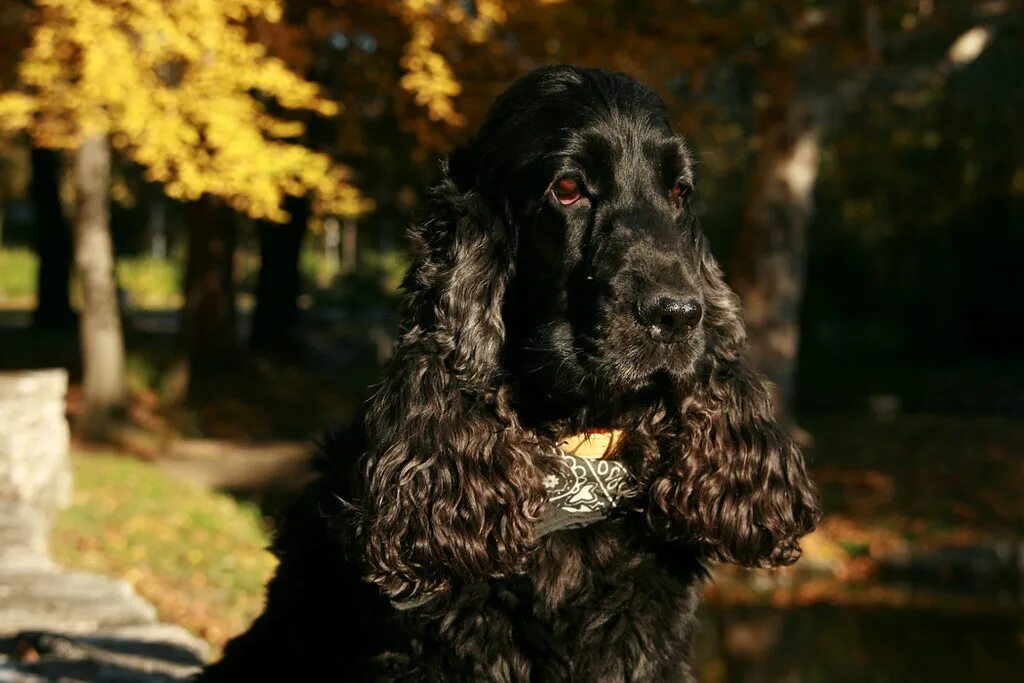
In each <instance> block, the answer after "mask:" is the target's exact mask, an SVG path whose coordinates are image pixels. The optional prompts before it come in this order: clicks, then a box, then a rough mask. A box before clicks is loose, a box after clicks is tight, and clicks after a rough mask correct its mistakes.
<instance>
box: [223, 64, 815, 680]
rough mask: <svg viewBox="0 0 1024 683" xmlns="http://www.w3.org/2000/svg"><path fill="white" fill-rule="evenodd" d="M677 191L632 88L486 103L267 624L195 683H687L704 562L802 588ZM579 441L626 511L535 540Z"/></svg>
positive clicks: (760, 413)
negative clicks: (608, 435)
mask: <svg viewBox="0 0 1024 683" xmlns="http://www.w3.org/2000/svg"><path fill="white" fill-rule="evenodd" d="M565 177H569V178H572V179H574V180H575V181H576V182H577V183H578V185H579V187H580V189H581V192H580V197H579V199H578V200H576V201H574V202H572V203H569V204H566V203H565V202H561V201H559V198H558V196H557V195H556V194H555V192H554V191H553V190H552V188H553V186H554V185H555V184H556V183H557V181H558V180H559V179H561V178H565ZM692 184H693V171H692V160H691V156H690V153H689V152H688V151H687V150H686V148H685V146H684V144H683V141H682V139H681V138H680V137H678V136H677V135H675V134H674V133H673V132H672V130H671V128H670V126H669V124H668V121H667V116H666V111H665V107H664V105H663V103H662V102H661V100H660V99H659V98H658V97H657V96H656V95H655V94H654V93H652V92H651V91H650V90H648V89H647V88H645V87H644V86H642V85H640V84H639V83H637V82H636V81H634V80H632V79H631V78H629V77H627V76H624V75H621V74H613V73H608V72H604V71H596V70H587V69H578V68H572V67H550V68H545V69H541V70H539V71H535V72H533V73H531V74H529V75H527V76H526V77H524V78H523V79H521V80H519V81H518V82H517V83H515V84H514V85H513V86H512V87H511V88H509V90H507V91H506V92H505V93H504V94H503V95H502V96H501V97H500V98H499V99H498V100H497V101H496V102H495V104H494V106H493V108H492V109H491V112H490V114H489V116H488V118H487V120H486V122H485V123H484V124H483V126H482V128H481V129H480V131H479V133H478V135H477V136H476V137H475V138H473V139H472V140H471V141H470V142H469V143H468V144H467V145H465V146H464V147H462V148H460V149H459V150H458V151H456V152H455V153H454V154H453V155H452V157H451V158H450V160H449V162H448V164H447V165H446V167H445V173H444V179H443V180H442V182H441V183H440V185H439V186H438V187H436V188H435V189H434V191H433V193H432V195H431V200H430V204H429V207H428V212H427V216H426V219H425V220H423V221H422V222H421V223H420V224H419V225H418V226H417V227H416V228H415V229H414V230H413V237H414V238H415V240H416V242H417V245H418V247H419V252H418V258H417V259H416V261H415V264H414V265H413V267H412V268H411V270H410V272H409V274H408V276H407V278H406V282H405V287H406V289H407V292H408V296H407V298H406V300H405V306H404V311H403V316H404V317H403V327H402V332H401V336H400V338H399V341H398V344H397V349H396V353H395V358H394V360H393V362H392V363H391V367H390V370H389V372H388V374H387V377H386V379H385V380H384V382H383V384H382V385H381V386H380V387H379V389H378V390H377V391H376V393H375V394H374V396H373V398H372V400H371V401H370V402H369V405H368V408H367V411H366V414H365V418H364V421H363V429H362V430H361V431H360V430H356V432H355V433H354V435H353V436H350V437H346V438H342V439H338V440H336V441H335V442H334V443H332V444H329V445H328V446H327V447H326V448H325V449H324V455H323V456H322V463H321V469H322V470H323V474H322V476H321V477H320V479H319V481H318V482H317V483H316V484H315V485H313V486H312V487H311V488H310V489H308V490H307V491H306V493H305V495H304V497H303V498H302V500H301V501H299V503H297V504H296V505H295V507H294V508H293V509H292V510H291V512H290V513H289V514H288V515H287V516H286V518H285V519H284V520H283V522H282V527H281V529H280V531H279V534H278V537H277V541H276V543H275V546H274V549H275V551H276V553H277V554H278V556H279V557H280V560H281V564H280V567H279V568H278V571H277V575H276V576H275V578H274V579H273V581H272V582H271V583H270V586H269V589H268V595H267V607H266V611H265V613H264V614H263V615H262V616H261V617H260V618H259V619H258V620H257V621H256V622H255V623H254V624H253V626H252V628H251V629H250V630H249V631H248V632H247V633H245V634H243V635H242V636H240V637H238V638H237V639H235V640H234V641H232V642H231V644H230V645H229V646H228V647H227V650H226V652H225V657H224V659H223V660H222V661H221V662H219V663H217V664H216V665H214V666H213V667H211V668H210V669H208V670H207V672H206V673H205V674H204V677H203V680H239V681H242V680H245V681H248V680H264V679H265V680H303V681H306V680H309V681H312V680H402V681H412V680H416V681H421V680H422V681H439V680H445V681H447V680H488V681H568V680H575V681H603V680H608V681H621V680H631V681H632V680H636V681H653V680H665V681H685V680H690V678H691V673H690V669H689V663H688V662H689V656H690V650H691V643H692V640H693V637H694V633H695V617H694V609H695V606H696V602H697V594H698V591H699V588H700V586H701V583H702V580H703V579H704V577H705V570H704V563H705V562H707V561H722V562H733V563H737V564H741V565H745V566H758V567H772V566H778V565H786V564H790V563H792V562H794V561H795V560H796V559H797V557H798V556H799V554H800V547H799V538H800V537H801V536H803V535H804V534H806V533H808V532H809V531H810V530H811V529H812V528H813V527H814V524H815V521H816V520H817V516H818V506H817V498H816V495H815V492H814V488H813V486H812V484H811V482H810V481H809V480H808V478H807V475H806V473H805V470H804V464H803V460H802V458H801V455H800V453H799V451H798V449H797V448H796V446H795V445H794V443H793V441H792V440H791V438H790V436H789V435H788V434H787V432H786V431H785V430H784V429H782V428H781V427H780V426H779V425H778V424H776V422H775V421H774V419H773V417H772V410H771V406H770V402H769V398H768V392H767V391H766V389H765V386H764V384H763V382H762V380H761V379H760V378H759V377H758V376H757V375H755V374H754V373H753V372H752V371H751V370H750V369H749V368H748V367H747V365H746V363H745V362H744V360H743V357H742V353H743V348H744V332H743V327H742V323H741V320H740V315H739V306H738V302H737V299H736V296H735V295H734V294H733V293H732V292H731V291H730V290H729V289H728V287H727V286H726V285H725V284H724V283H723V281H722V276H721V271H720V270H719V268H718V265H717V264H716V263H715V261H714V259H713V258H712V256H711V254H710V253H709V251H708V247H707V244H706V241H705V238H704V236H703V235H702V234H701V232H700V230H699V228H698V225H697V221H696V219H695V217H694V214H693V211H692V206H691V203H692V201H691V199H690V196H689V195H690V194H691V192H690V190H691V188H692ZM555 189H556V190H557V187H556V188H555ZM570 199H571V197H570ZM661 295H665V296H681V297H688V298H689V300H693V301H696V302H698V304H699V305H700V306H701V307H702V308H703V317H702V320H701V321H700V322H699V324H698V325H697V326H696V328H695V329H693V330H692V332H691V333H690V334H689V335H688V336H687V337H686V338H685V339H684V340H683V341H680V342H678V343H674V344H670V343H664V342H663V341H659V340H658V339H656V338H653V337H652V332H651V330H650V329H649V328H648V327H647V326H645V325H644V324H642V323H641V322H640V320H639V318H638V310H639V308H640V307H642V306H643V302H644V301H647V300H649V299H651V297H658V296H661ZM297 400H301V399H299V398H298V397H297ZM588 427H617V428H620V429H622V430H623V432H624V440H623V443H622V445H621V446H620V447H619V451H618V453H617V456H616V457H617V458H618V459H621V460H622V461H623V462H625V463H626V464H627V465H628V467H629V469H630V470H631V472H632V474H633V476H634V478H635V482H634V484H633V487H632V492H631V495H630V496H629V498H628V500H627V502H626V504H625V505H624V506H623V508H622V509H621V511H620V514H617V515H615V516H613V517H611V518H609V519H606V520H604V521H601V522H598V523H596V524H593V525H591V526H587V527H584V528H580V529H571V530H563V531H559V532H556V533H552V534H550V535H547V536H544V537H542V538H539V539H538V538H537V537H536V534H535V527H536V522H537V520H538V518H539V516H540V514H541V512H542V510H543V509H544V506H545V503H546V493H545V486H544V482H545V476H546V474H547V473H549V472H551V471H552V470H551V468H553V467H554V466H555V461H554V459H553V458H552V457H551V455H550V454H551V453H552V452H553V449H554V446H555V444H556V442H557V440H558V439H559V438H560V437H562V436H565V435H567V434H571V433H575V432H578V431H583V430H585V429H587V428H588ZM353 453H362V454H363V455H362V457H361V458H360V459H358V462H357V461H356V458H355V456H354V455H352V454H353Z"/></svg>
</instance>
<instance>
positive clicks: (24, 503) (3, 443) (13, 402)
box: [0, 370, 71, 543]
mask: <svg viewBox="0 0 1024 683" xmlns="http://www.w3.org/2000/svg"><path fill="white" fill-rule="evenodd" d="M67 389H68V376H67V372H65V371H64V370H34V371H23V372H8V373H0V501H3V502H4V505H5V507H6V508H7V509H8V511H9V512H11V513H14V512H16V511H18V510H21V511H26V512H27V511H28V510H30V511H32V514H33V516H35V517H36V518H38V519H39V521H40V522H41V523H42V524H43V525H44V526H45V527H47V528H44V529H43V530H42V531H43V532H44V533H43V535H42V537H41V538H42V539H45V532H46V531H47V530H48V527H49V525H50V524H51V523H52V521H53V518H54V516H55V514H56V512H57V510H59V509H60V508H63V507H66V506H67V505H69V504H70V502H71V463H70V460H69V458H68V438H69V432H68V422H67V418H66V417H65V415H64V397H65V394H66V393H67ZM42 542H44V543H45V540H43V541H42Z"/></svg>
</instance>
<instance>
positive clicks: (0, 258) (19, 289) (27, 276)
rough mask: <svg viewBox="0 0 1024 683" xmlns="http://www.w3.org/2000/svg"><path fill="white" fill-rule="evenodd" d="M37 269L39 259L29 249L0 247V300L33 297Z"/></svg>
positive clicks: (17, 299)
mask: <svg viewBox="0 0 1024 683" xmlns="http://www.w3.org/2000/svg"><path fill="white" fill-rule="evenodd" d="M38 270H39V259H38V258H36V255H35V253H33V252H32V251H31V250H30V249H0V300H8V301H24V300H28V299H32V298H34V297H35V295H36V273H37V272H38Z"/></svg>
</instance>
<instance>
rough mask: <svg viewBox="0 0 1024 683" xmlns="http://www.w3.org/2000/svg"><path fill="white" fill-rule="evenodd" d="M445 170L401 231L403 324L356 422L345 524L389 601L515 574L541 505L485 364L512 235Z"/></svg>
mask: <svg viewBox="0 0 1024 683" xmlns="http://www.w3.org/2000/svg"><path fill="white" fill-rule="evenodd" d="M444 172H445V179H444V180H443V182H442V183H441V184H440V185H439V186H438V187H437V188H435V190H434V191H433V193H432V197H431V203H430V206H429V209H428V211H429V214H428V218H427V219H426V220H425V221H424V222H422V223H421V224H420V225H419V226H417V227H415V228H414V229H413V230H412V237H413V239H414V240H415V242H416V243H417V245H418V247H419V255H418V258H417V261H416V263H415V264H414V265H413V267H412V269H411V270H410V271H409V274H408V275H407V277H406V281H405V288H406V290H407V292H408V294H407V298H406V301H405V305H404V309H403V332H402V334H401V335H400V337H399V342H398V347H397V349H396V352H395V357H394V360H393V361H392V363H391V367H390V370H389V372H388V375H387V377H386V379H385V381H384V382H383V384H382V386H381V387H380V389H379V391H378V392H377V393H376V395H375V396H374V398H373V399H372V401H371V404H370V406H369V409H368V412H367V414H366V418H365V430H366V436H367V443H368V444H370V448H369V450H368V451H367V452H366V454H365V455H364V457H363V460H362V464H361V466H362V475H363V476H362V487H363V490H362V491H361V493H360V495H359V498H360V500H359V502H358V503H357V514H358V518H357V519H358V521H357V530H356V534H357V536H358V538H359V540H360V542H361V545H362V547H363V550H364V557H365V560H366V562H367V572H368V574H367V578H368V579H369V580H370V581H372V582H374V583H376V584H378V585H379V586H380V587H381V588H382V589H383V590H384V591H385V592H386V593H387V594H389V595H390V596H391V597H393V598H399V599H409V598H411V597H413V596H416V597H422V596H429V595H432V594H434V593H437V592H439V591H443V590H445V589H447V588H448V587H449V585H450V584H451V582H452V581H453V580H473V579H480V578H485V577H488V576H500V575H506V574H508V573H510V572H514V571H515V570H516V568H517V567H518V566H519V564H520V563H521V561H522V559H523V557H524V555H525V554H526V552H527V551H528V550H529V549H530V548H531V547H532V545H533V544H534V537H533V524H534V523H535V521H536V519H537V517H538V516H539V514H540V512H541V510H542V507H543V504H544V501H545V494H544V488H543V483H542V472H541V467H542V465H541V464H538V462H537V461H536V457H537V456H536V452H537V450H538V449H537V443H536V441H535V439H534V437H532V436H531V435H530V434H529V433H528V432H526V431H524V430H523V429H522V428H521V426H520V425H519V423H518V420H517V417H516V415H515V414H514V412H513V411H512V410H511V408H510V407H509V398H508V389H507V388H506V387H505V385H504V383H503V378H502V377H501V376H500V370H499V367H498V362H499V357H500V354H501V351H502V345H503V341H504V325H503V322H502V317H501V302H502V298H503V295H504V291H505V286H506V283H507V279H508V277H509V274H510V271H511V269H512V258H513V253H514V249H513V248H512V245H511V241H512V240H513V239H514V237H513V236H512V235H511V234H509V231H510V229H511V228H508V229H507V228H506V226H505V225H504V224H503V223H502V222H501V221H500V220H499V219H496V218H495V217H493V214H492V212H491V209H490V208H489V207H487V206H486V205H485V203H484V201H483V200H482V198H481V197H480V196H479V195H478V194H477V193H475V192H474V191H472V190H470V191H460V190H459V189H458V188H457V187H456V185H455V183H454V182H453V181H452V180H451V178H450V176H449V174H448V168H447V166H445V167H444Z"/></svg>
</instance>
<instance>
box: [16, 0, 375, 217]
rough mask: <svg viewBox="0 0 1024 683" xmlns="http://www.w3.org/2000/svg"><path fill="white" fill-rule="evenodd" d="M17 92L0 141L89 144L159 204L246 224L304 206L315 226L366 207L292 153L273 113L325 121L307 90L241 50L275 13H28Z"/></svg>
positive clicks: (215, 4) (275, 7) (117, 0)
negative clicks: (128, 166) (162, 192)
mask: <svg viewBox="0 0 1024 683" xmlns="http://www.w3.org/2000/svg"><path fill="white" fill-rule="evenodd" d="M37 5H38V16H37V20H36V22H35V24H34V26H33V35H32V41H31V44H30V46H29V48H28V49H27V51H26V52H25V54H24V55H23V57H22V61H21V62H20V64H19V69H18V78H19V87H18V89H17V90H14V91H11V92H7V93H4V94H2V95H0V128H4V129H7V130H22V129H24V130H27V131H28V132H29V134H30V135H31V136H32V138H33V139H34V141H35V142H36V144H38V145H41V146H45V147H52V148H73V147H75V146H77V145H78V143H79V141H80V140H81V139H82V138H83V137H84V136H87V135H91V134H97V133H99V134H109V135H110V137H111V140H112V142H113V144H114V145H115V146H116V147H117V148H118V149H120V150H121V151H122V152H124V153H125V154H126V155H127V156H129V157H130V158H132V159H133V160H135V161H136V162H138V163H139V164H140V165H142V166H143V167H144V168H145V169H146V174H147V176H148V178H149V179H151V180H154V181H157V182H160V183H162V184H163V185H164V187H165V188H166V191H167V193H168V194H170V195H171V196H173V197H177V198H181V199H187V200H190V199H196V198H198V197H199V196H201V195H202V194H204V193H210V194H213V195H217V196H220V197H223V198H224V199H226V200H227V201H228V202H229V203H230V204H231V205H232V206H234V207H235V208H236V209H238V210H240V211H244V212H245V213H247V214H249V215H250V216H253V217H265V218H269V219H271V220H278V221H281V220H285V219H286V218H287V216H286V214H284V212H283V211H282V210H281V208H280V207H281V203H282V199H283V196H284V195H285V194H293V195H301V194H305V193H308V192H312V193H314V194H315V196H316V198H317V205H318V210H319V211H320V212H322V213H334V214H340V215H355V214H359V213H361V212H363V211H365V210H366V209H367V208H369V202H368V201H367V200H366V199H365V198H364V197H363V196H362V195H361V194H360V193H359V191H358V190H357V189H356V188H355V187H354V186H353V185H352V184H351V182H350V178H349V176H348V172H347V170H346V169H345V168H344V167H341V166H339V165H337V164H335V163H334V162H333V161H332V160H331V158H330V157H328V156H327V155H325V154H322V153H318V152H315V151H312V150H310V149H308V148H307V147H305V146H303V145H301V144H299V143H298V142H297V141H296V138H297V137H298V136H300V135H301V134H302V132H303V125H302V124H301V123H300V122H296V121H290V120H286V119H282V118H280V117H279V116H276V115H275V114H273V113H271V111H270V107H268V103H269V102H274V103H276V105H278V106H277V108H283V109H288V110H305V111H311V112H316V113H318V114H321V115H326V116H330V115H334V114H336V113H337V112H338V109H339V108H338V105H337V104H335V103H334V102H332V101H330V100H329V99H326V98H324V97H323V96H321V94H320V91H319V88H318V87H317V86H316V85H315V84H313V83H310V82H308V81H306V80H304V79H303V78H301V77H300V76H298V75H296V74H295V73H294V72H293V71H291V70H290V69H289V68H288V66H287V65H286V64H285V63H284V62H283V61H281V60H280V59H277V58H275V57H272V56H269V55H268V54H267V53H266V50H265V48H264V47H263V46H262V45H260V44H259V43H256V42H252V41H250V40H249V36H248V35H247V28H246V23H247V22H250V21H253V20H256V19H260V20H263V21H267V22H276V21H278V20H279V19H280V16H281V11H282V8H281V2H280V0H38V2H37Z"/></svg>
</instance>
